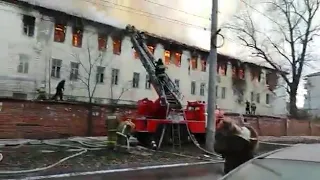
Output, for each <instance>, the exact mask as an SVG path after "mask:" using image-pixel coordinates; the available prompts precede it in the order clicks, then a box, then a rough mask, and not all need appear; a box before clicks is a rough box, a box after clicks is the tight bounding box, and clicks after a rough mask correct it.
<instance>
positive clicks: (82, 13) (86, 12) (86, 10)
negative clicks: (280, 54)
mask: <svg viewBox="0 0 320 180" xmlns="http://www.w3.org/2000/svg"><path fill="white" fill-rule="evenodd" d="M6 1H7V2H11V3H12V2H14V1H12V0H6ZM17 1H20V2H22V3H27V4H29V5H33V6H36V7H41V8H46V9H50V10H54V11H58V12H62V13H65V14H68V15H71V16H75V17H79V18H84V19H87V20H90V21H93V22H96V23H100V24H103V25H108V26H112V27H115V28H118V29H119V30H121V29H125V27H126V25H127V24H122V23H121V22H118V21H117V20H116V19H114V18H110V17H108V16H106V15H105V14H102V13H100V12H98V11H96V9H95V7H94V6H93V5H92V3H94V2H90V1H86V0H83V1H82V2H83V3H76V1H79V0H17ZM90 3H91V4H90ZM145 34H146V35H148V36H150V37H153V38H156V39H160V40H164V41H166V42H169V43H171V44H176V45H179V46H181V47H184V48H186V49H188V50H194V51H199V52H200V53H202V54H206V55H208V54H209V51H208V50H207V49H203V48H199V47H196V46H193V45H189V44H185V43H181V42H179V41H176V40H174V39H170V38H166V37H163V36H159V35H156V34H152V33H148V32H146V33H145ZM218 56H220V57H221V56H222V58H223V59H230V60H237V61H240V62H243V63H246V64H249V65H255V66H260V67H264V68H266V69H269V70H274V68H272V67H269V66H267V65H261V64H259V63H256V62H251V61H245V60H240V59H238V58H235V57H231V56H229V55H225V54H222V53H219V54H218Z"/></svg>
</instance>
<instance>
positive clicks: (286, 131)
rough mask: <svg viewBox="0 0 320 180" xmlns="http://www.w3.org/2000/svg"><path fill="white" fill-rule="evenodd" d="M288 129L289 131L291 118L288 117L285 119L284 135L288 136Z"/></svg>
mask: <svg viewBox="0 0 320 180" xmlns="http://www.w3.org/2000/svg"><path fill="white" fill-rule="evenodd" d="M288 131H289V120H288V118H285V119H284V135H285V136H288V134H289V133H288Z"/></svg>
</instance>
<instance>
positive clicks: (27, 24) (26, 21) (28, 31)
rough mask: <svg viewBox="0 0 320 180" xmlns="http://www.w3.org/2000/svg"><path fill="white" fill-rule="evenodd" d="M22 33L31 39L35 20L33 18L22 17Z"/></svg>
mask: <svg viewBox="0 0 320 180" xmlns="http://www.w3.org/2000/svg"><path fill="white" fill-rule="evenodd" d="M22 21H23V33H24V34H25V35H27V36H29V37H33V35H34V28H35V22H36V18H35V17H33V16H27V15H23V20H22Z"/></svg>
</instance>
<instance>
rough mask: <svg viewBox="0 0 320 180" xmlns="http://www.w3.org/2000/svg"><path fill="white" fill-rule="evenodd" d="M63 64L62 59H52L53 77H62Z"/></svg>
mask: <svg viewBox="0 0 320 180" xmlns="http://www.w3.org/2000/svg"><path fill="white" fill-rule="evenodd" d="M61 66H62V60H60V59H52V65H51V77H54V78H60V75H61Z"/></svg>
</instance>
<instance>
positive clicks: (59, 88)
mask: <svg viewBox="0 0 320 180" xmlns="http://www.w3.org/2000/svg"><path fill="white" fill-rule="evenodd" d="M65 82H66V80H64V79H63V80H62V81H60V82H59V83H58V85H57V87H56V94H55V95H54V96H53V97H52V98H51V100H57V98H58V97H59V98H60V101H62V100H63V91H64V84H65Z"/></svg>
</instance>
